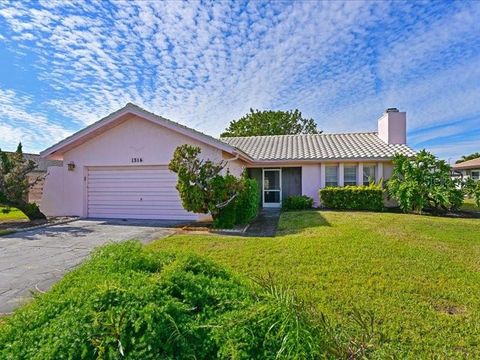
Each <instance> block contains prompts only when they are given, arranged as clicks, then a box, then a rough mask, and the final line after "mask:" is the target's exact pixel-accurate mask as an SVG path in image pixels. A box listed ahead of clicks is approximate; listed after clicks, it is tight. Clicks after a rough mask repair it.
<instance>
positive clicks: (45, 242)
mask: <svg viewBox="0 0 480 360" xmlns="http://www.w3.org/2000/svg"><path fill="white" fill-rule="evenodd" d="M178 225H179V222H173V221H150V220H127V221H122V220H118V221H117V220H77V221H73V222H70V223H67V224H63V225H54V226H50V227H46V228H42V229H37V230H30V231H25V232H19V233H16V234H12V235H8V236H3V237H0V314H1V313H9V312H11V311H12V310H13V309H14V308H16V307H17V306H18V305H20V304H21V302H22V301H24V300H25V299H26V298H29V297H30V296H31V292H32V291H33V292H37V291H45V290H48V288H49V287H50V286H51V285H52V284H54V283H55V282H56V281H58V280H59V279H60V278H61V277H62V276H63V275H64V274H65V273H66V272H68V271H69V270H70V269H72V268H73V267H74V266H76V265H78V264H79V263H80V262H82V261H83V260H84V259H85V258H86V257H87V256H88V254H90V252H91V251H92V249H93V248H95V247H97V246H100V245H103V244H105V243H107V242H119V241H122V240H128V239H137V240H140V241H142V242H143V243H148V242H150V241H152V240H154V239H158V238H161V237H165V236H168V235H170V234H173V233H174V232H175V229H174V228H173V227H174V226H178Z"/></svg>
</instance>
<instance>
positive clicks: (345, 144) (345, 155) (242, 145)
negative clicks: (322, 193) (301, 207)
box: [221, 132, 415, 161]
mask: <svg viewBox="0 0 480 360" xmlns="http://www.w3.org/2000/svg"><path fill="white" fill-rule="evenodd" d="M221 140H222V141H224V142H226V143H227V144H230V145H232V146H235V147H236V148H238V149H239V150H242V151H243V152H245V153H246V154H248V155H250V157H252V158H253V159H254V160H266V161H272V160H330V159H331V160H333V159H383V158H385V159H388V158H392V157H393V156H394V155H395V154H396V153H401V154H404V155H407V156H413V155H415V152H414V151H413V150H412V149H410V148H409V147H408V146H407V145H393V144H387V143H385V142H383V141H382V140H381V139H380V138H379V137H378V136H377V133H375V132H369V133H346V134H315V135H277V136H247V137H230V138H222V139H221Z"/></svg>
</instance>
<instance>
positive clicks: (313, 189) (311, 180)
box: [302, 164, 322, 206]
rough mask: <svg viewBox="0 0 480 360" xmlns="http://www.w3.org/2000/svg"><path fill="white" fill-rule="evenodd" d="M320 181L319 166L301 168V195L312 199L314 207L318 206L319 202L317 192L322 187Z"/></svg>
mask: <svg viewBox="0 0 480 360" xmlns="http://www.w3.org/2000/svg"><path fill="white" fill-rule="evenodd" d="M320 180H321V167H320V164H311V165H303V166H302V193H303V195H307V196H310V197H311V198H313V201H314V205H315V206H318V205H319V204H320V200H319V198H318V190H319V189H320V188H321V187H322V184H321V181H320Z"/></svg>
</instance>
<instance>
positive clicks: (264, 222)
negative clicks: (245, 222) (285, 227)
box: [245, 208, 280, 237]
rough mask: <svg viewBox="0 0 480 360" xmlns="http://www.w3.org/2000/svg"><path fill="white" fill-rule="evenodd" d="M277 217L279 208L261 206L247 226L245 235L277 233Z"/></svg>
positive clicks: (270, 234) (262, 235) (271, 235)
mask: <svg viewBox="0 0 480 360" xmlns="http://www.w3.org/2000/svg"><path fill="white" fill-rule="evenodd" d="M279 219H280V209H279V208H263V209H262V210H261V211H260V214H258V216H257V217H256V218H255V220H253V221H252V223H251V224H250V226H249V227H248V229H247V231H246V232H245V236H252V237H253V236H255V237H256V236H259V237H273V236H275V234H276V233H277V227H278V220H279Z"/></svg>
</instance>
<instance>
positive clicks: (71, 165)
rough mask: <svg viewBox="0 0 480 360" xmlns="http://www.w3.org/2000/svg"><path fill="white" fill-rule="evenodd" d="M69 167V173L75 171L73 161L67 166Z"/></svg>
mask: <svg viewBox="0 0 480 360" xmlns="http://www.w3.org/2000/svg"><path fill="white" fill-rule="evenodd" d="M67 167H68V171H73V170H75V163H74V162H73V161H70V162H69V163H68V164H67Z"/></svg>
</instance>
